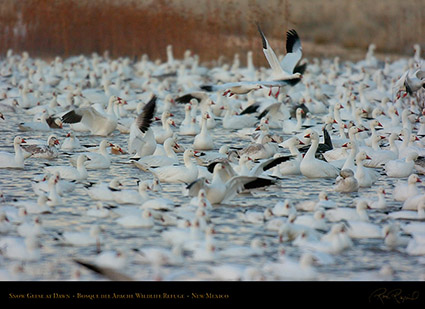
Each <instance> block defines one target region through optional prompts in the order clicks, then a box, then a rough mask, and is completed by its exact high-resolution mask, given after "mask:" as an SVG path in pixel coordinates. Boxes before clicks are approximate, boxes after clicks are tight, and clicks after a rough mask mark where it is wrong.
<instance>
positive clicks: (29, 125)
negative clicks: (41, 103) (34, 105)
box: [18, 111, 51, 132]
mask: <svg viewBox="0 0 425 309" xmlns="http://www.w3.org/2000/svg"><path fill="white" fill-rule="evenodd" d="M47 117H49V115H48V114H47V112H46V111H44V112H43V113H42V114H41V116H40V117H38V118H36V120H37V121H31V122H22V123H20V124H19V126H18V127H19V130H21V131H41V132H48V131H50V130H51V129H50V126H49V124H48V123H47Z"/></svg>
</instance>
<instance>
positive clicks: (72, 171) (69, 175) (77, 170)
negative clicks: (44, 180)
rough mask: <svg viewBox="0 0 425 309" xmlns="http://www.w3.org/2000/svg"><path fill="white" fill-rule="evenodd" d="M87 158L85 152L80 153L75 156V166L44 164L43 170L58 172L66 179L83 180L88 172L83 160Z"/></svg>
mask: <svg viewBox="0 0 425 309" xmlns="http://www.w3.org/2000/svg"><path fill="white" fill-rule="evenodd" d="M87 160H89V158H88V157H87V156H86V155H85V154H81V155H79V156H78V158H77V167H73V166H46V167H44V171H45V172H47V173H50V174H54V173H56V172H59V175H60V177H61V178H63V179H68V180H84V179H87V177H88V173H87V169H86V167H85V164H84V163H85V162H86V161H87Z"/></svg>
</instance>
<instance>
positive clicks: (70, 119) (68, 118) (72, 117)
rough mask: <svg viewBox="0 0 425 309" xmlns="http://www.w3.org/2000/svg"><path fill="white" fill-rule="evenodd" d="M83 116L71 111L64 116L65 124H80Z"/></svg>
mask: <svg viewBox="0 0 425 309" xmlns="http://www.w3.org/2000/svg"><path fill="white" fill-rule="evenodd" d="M82 118H83V116H81V115H78V114H77V113H76V112H75V111H73V110H72V111H69V112H67V113H66V114H65V115H63V116H62V119H61V120H62V122H63V123H77V122H80V121H81V119H82Z"/></svg>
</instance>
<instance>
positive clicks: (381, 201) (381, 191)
mask: <svg viewBox="0 0 425 309" xmlns="http://www.w3.org/2000/svg"><path fill="white" fill-rule="evenodd" d="M376 192H377V195H378V198H377V199H376V200H371V201H368V204H369V206H370V208H372V209H385V208H386V207H387V202H386V200H385V195H386V194H387V193H386V191H385V188H384V187H378V189H377V190H376Z"/></svg>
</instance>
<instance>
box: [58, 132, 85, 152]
mask: <svg viewBox="0 0 425 309" xmlns="http://www.w3.org/2000/svg"><path fill="white" fill-rule="evenodd" d="M80 147H81V144H80V140H79V139H78V137H76V136H75V134H74V132H73V131H70V132H68V133H67V134H66V136H65V139H64V140H63V142H62V145H61V150H77V149H79V148H80Z"/></svg>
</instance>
